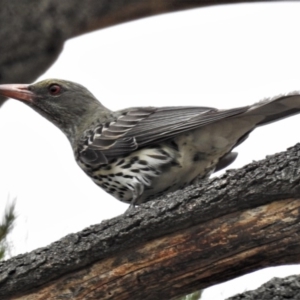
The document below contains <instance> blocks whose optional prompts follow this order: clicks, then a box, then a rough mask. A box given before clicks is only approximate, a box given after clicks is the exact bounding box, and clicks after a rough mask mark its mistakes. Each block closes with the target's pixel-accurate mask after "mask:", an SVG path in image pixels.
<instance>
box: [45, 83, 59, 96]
mask: <svg viewBox="0 0 300 300" xmlns="http://www.w3.org/2000/svg"><path fill="white" fill-rule="evenodd" d="M48 91H49V93H50V94H51V95H53V96H54V95H58V94H59V93H60V91H61V87H60V86H59V85H58V84H51V85H50V86H49V87H48Z"/></svg>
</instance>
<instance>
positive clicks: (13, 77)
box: [0, 0, 262, 106]
mask: <svg viewBox="0 0 300 300" xmlns="http://www.w3.org/2000/svg"><path fill="white" fill-rule="evenodd" d="M240 2H262V1H259V0H257V1H237V0H232V1H225V0H219V1H216V0H189V1H187V0H168V1H152V0H143V1H140V0H126V1H124V0H101V1H99V0H86V1H80V0H72V1H70V0H66V1H60V0H46V1H33V0H23V1H19V0H2V1H1V10H0V28H1V30H0V40H1V43H0V53H1V55H0V84H3V83H22V82H26V83H28V82H32V81H34V80H35V79H36V78H37V77H38V76H40V75H41V74H43V73H44V72H45V71H46V70H47V69H48V68H49V67H50V66H51V65H52V63H53V62H54V61H55V60H56V59H57V57H58V55H59V54H60V52H61V51H62V48H63V44H64V42H65V41H66V40H68V39H69V38H71V37H74V36H78V35H81V34H84V33H87V32H90V31H92V30H96V29H101V28H105V27H108V26H112V25H116V24H120V23H123V22H127V21H132V20H136V19H139V18H143V17H149V16H153V15H157V14H161V13H167V12H174V11H178V10H183V9H190V8H196V7H202V6H208V5H217V4H226V3H240ZM4 100H5V99H4V98H1V97H0V106H1V104H2V103H3V101H4Z"/></svg>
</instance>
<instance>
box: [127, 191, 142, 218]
mask: <svg viewBox="0 0 300 300" xmlns="http://www.w3.org/2000/svg"><path fill="white" fill-rule="evenodd" d="M138 197H139V195H138V194H137V193H136V191H135V190H134V191H133V193H132V199H131V202H130V205H129V207H128V208H127V209H126V211H125V214H126V213H129V212H130V211H133V210H134V209H135V206H136V202H137V200H138Z"/></svg>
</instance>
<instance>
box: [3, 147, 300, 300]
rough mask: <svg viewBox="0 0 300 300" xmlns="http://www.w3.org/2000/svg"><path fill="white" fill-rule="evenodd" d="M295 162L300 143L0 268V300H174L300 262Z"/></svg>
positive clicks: (299, 184)
mask: <svg viewBox="0 0 300 300" xmlns="http://www.w3.org/2000/svg"><path fill="white" fill-rule="evenodd" d="M299 154H300V144H298V145H296V146H295V147H293V148H290V149H288V151H286V152H283V153H280V154H275V155H273V156H270V157H268V158H267V159H265V160H262V161H259V162H254V163H252V164H249V165H247V166H245V167H243V168H242V169H239V170H231V171H228V172H227V173H226V174H225V175H223V176H222V177H220V178H214V179H211V180H209V181H207V182H201V183H199V184H198V185H197V186H190V187H188V188H186V189H185V190H181V191H177V192H175V193H173V194H170V195H169V196H168V197H166V198H164V199H163V198H161V199H157V200H154V201H151V202H148V203H146V204H144V205H142V206H141V207H138V208H137V209H135V210H134V211H133V212H131V213H128V214H126V215H122V216H119V217H117V218H114V219H111V220H107V221H104V222H102V223H101V224H99V225H94V226H91V227H89V228H87V229H85V230H83V231H82V232H79V233H76V234H71V235H68V236H66V237H65V238H63V239H61V240H60V241H58V242H55V243H53V244H52V245H50V246H49V247H45V248H41V249H38V250H35V251H33V252H31V253H29V254H24V255H19V256H17V257H15V258H12V259H11V260H9V261H6V262H2V263H0V296H1V299H12V298H13V299H129V298H130V299H171V298H173V297H175V296H180V295H184V294H187V293H189V292H192V291H195V290H197V289H203V288H206V287H208V286H211V285H213V284H216V283H220V282H222V281H224V280H228V279H231V278H234V277H237V276H240V275H243V274H246V273H248V272H250V271H254V270H257V269H260V268H263V267H267V266H275V265H281V264H289V263H298V262H300V250H299V242H300V236H299V234H300V215H299V212H300V201H299V198H300V160H299ZM25 295H26V297H25Z"/></svg>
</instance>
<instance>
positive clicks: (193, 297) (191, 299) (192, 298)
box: [177, 290, 202, 300]
mask: <svg viewBox="0 0 300 300" xmlns="http://www.w3.org/2000/svg"><path fill="white" fill-rule="evenodd" d="M201 294H202V290H201V291H197V292H194V293H192V294H189V295H186V296H183V297H180V298H178V299H177V300H199V299H201Z"/></svg>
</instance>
